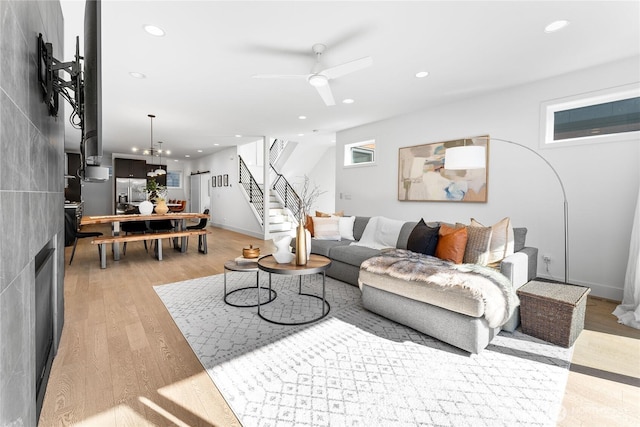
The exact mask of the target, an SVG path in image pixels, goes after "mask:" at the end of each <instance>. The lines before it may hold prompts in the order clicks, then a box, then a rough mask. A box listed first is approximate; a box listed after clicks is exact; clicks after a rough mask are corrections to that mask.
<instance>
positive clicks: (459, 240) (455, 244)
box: [436, 224, 468, 264]
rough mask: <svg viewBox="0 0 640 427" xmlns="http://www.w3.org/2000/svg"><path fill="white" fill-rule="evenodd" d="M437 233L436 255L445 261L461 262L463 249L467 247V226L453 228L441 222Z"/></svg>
mask: <svg viewBox="0 0 640 427" xmlns="http://www.w3.org/2000/svg"><path fill="white" fill-rule="evenodd" d="M438 234H439V237H438V245H437V246H436V256H437V257H438V258H440V259H443V260H445V261H451V262H453V263H455V264H462V260H463V259H464V250H465V248H466V247H467V237H468V236H467V227H461V228H453V227H449V226H448V225H446V224H442V225H441V226H440V231H439V233H438Z"/></svg>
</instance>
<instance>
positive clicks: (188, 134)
mask: <svg viewBox="0 0 640 427" xmlns="http://www.w3.org/2000/svg"><path fill="white" fill-rule="evenodd" d="M639 6H640V2H638V1H619V2H611V1H566V2H563V1H529V2H524V1H495V2H489V1H467V2H460V1H410V2H400V1H373V2H369V1H348V2H347V1H339V2H338V1H335V2H330V1H295V2H294V1H281V2H269V1H247V2H242V1H109V0H103V1H102V66H103V70H102V78H103V80H102V94H103V104H102V117H103V149H104V151H105V152H120V153H131V148H132V147H134V146H135V147H138V148H143V149H144V148H146V147H148V146H149V144H150V122H149V118H148V117H147V114H155V115H156V116H157V118H156V119H155V120H154V142H157V141H163V147H162V148H164V149H167V150H171V152H172V154H171V156H170V157H171V158H173V159H184V156H185V155H187V154H188V155H191V158H196V157H200V156H203V155H207V154H211V153H212V152H214V151H216V150H219V149H221V148H224V147H228V146H229V145H235V144H237V143H238V142H239V141H244V142H246V141H249V140H253V139H255V138H248V137H244V138H236V137H235V135H237V134H239V135H245V136H247V135H249V136H251V135H253V136H256V135H258V136H260V135H267V136H270V137H278V138H285V139H289V140H295V141H298V142H300V143H301V144H331V143H332V141H333V140H334V139H335V132H336V131H340V130H343V129H348V128H351V127H354V126H358V125H362V124H365V123H370V122H374V121H378V120H382V119H385V118H388V117H391V116H395V115H399V114H404V113H407V112H410V111H415V110H419V109H423V108H426V107H430V106H433V105H437V104H441V103H446V102H450V101H453V100H457V99H461V98H465V97H469V96H472V95H477V94H480V93H483V92H488V91H494V90H496V89H500V88H505V87H509V86H513V85H519V84H522V83H526V82H531V81H535V80H539V79H544V78H547V77H550V76H554V75H558V74H563V73H567V72H571V71H574V70H577V69H581V68H586V67H590V66H594V65H597V64H601V63H606V62H610V61H614V60H617V59H621V58H627V57H631V56H634V55H639V54H640V7H639ZM62 10H63V14H64V17H65V39H66V40H67V42H66V43H65V52H67V54H66V59H67V60H69V59H71V58H72V55H73V53H74V51H75V36H76V35H81V34H82V25H83V18H82V16H83V13H84V2H83V1H62ZM557 19H566V20H569V21H570V25H569V26H568V27H566V28H565V29H563V30H561V31H559V32H557V33H553V34H546V33H545V32H544V27H545V26H546V25H547V24H549V23H550V22H551V21H554V20H557ZM144 24H154V25H157V26H159V27H162V28H163V29H164V30H165V31H166V35H165V36H164V37H153V36H150V35H149V34H147V33H146V32H145V31H144V30H143V25H144ZM81 38H82V37H81ZM314 43H324V44H326V45H327V51H326V53H325V55H323V62H324V64H325V65H327V66H332V65H336V64H340V63H343V62H347V61H350V60H353V59H357V58H361V57H363V56H371V57H372V59H373V65H372V66H371V67H369V68H366V69H364V70H360V71H358V72H355V73H353V74H350V75H347V76H344V77H340V78H338V79H337V80H332V81H331V87H332V89H333V94H334V96H335V98H336V105H335V106H332V107H327V106H325V105H324V103H323V102H322V99H321V98H320V96H318V94H317V92H316V91H315V89H314V88H312V87H311V86H309V84H308V83H307V82H306V81H304V80H267V79H253V78H252V77H251V76H252V75H254V74H305V73H308V72H309V71H310V69H311V67H312V65H313V62H314V57H313V55H312V53H311V46H312V45H313V44H314ZM421 70H426V71H428V72H429V73H430V75H429V76H428V77H426V78H423V79H418V78H416V77H415V73H416V72H418V71H421ZM133 71H136V72H140V73H144V74H145V75H146V76H147V77H146V79H142V80H140V79H134V78H132V77H131V76H130V75H129V72H133ZM639 80H640V78H639ZM595 86H597V85H595ZM344 98H352V99H354V100H355V103H353V104H350V105H346V104H343V103H342V102H341V101H342V100H343V99H344ZM65 108H66V110H67V111H68V110H69V108H68V107H67V106H65ZM300 115H304V116H306V117H307V119H306V120H300V119H299V118H298V117H299V116H300ZM301 133H303V134H304V136H298V134H301ZM79 140H80V136H79V132H77V131H74V130H73V129H72V128H70V127H67V135H66V138H65V147H66V149H67V150H71V151H78V150H79ZM214 144H219V145H218V146H215V145H214ZM197 150H202V153H198V152H197Z"/></svg>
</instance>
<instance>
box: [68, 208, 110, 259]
mask: <svg viewBox="0 0 640 427" xmlns="http://www.w3.org/2000/svg"><path fill="white" fill-rule="evenodd" d="M64 225H65V232H66V233H67V235H68V236H69V237H70V238H71V239H73V250H72V251H71V259H69V265H71V262H72V261H73V256H74V255H75V253H76V246H77V244H78V239H84V238H85V237H100V236H102V233H100V232H98V231H87V232H84V231H78V230H77V229H76V223H75V219H74V217H72V216H71V215H67V214H65V216H64ZM96 246H98V257H101V255H102V254H101V249H100V245H96Z"/></svg>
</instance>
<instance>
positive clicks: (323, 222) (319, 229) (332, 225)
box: [313, 216, 341, 240]
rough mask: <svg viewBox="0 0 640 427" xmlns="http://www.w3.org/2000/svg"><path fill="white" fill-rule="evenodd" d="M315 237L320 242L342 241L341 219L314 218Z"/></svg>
mask: <svg viewBox="0 0 640 427" xmlns="http://www.w3.org/2000/svg"><path fill="white" fill-rule="evenodd" d="M313 237H314V238H316V239H318V240H341V237H340V218H339V217H337V216H335V217H330V218H325V217H315V218H313Z"/></svg>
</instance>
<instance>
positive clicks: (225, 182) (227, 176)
mask: <svg viewBox="0 0 640 427" xmlns="http://www.w3.org/2000/svg"><path fill="white" fill-rule="evenodd" d="M222 181H223V185H224V186H225V187H228V186H229V175H228V174H226V173H225V174H224V175H223V176H222Z"/></svg>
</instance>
